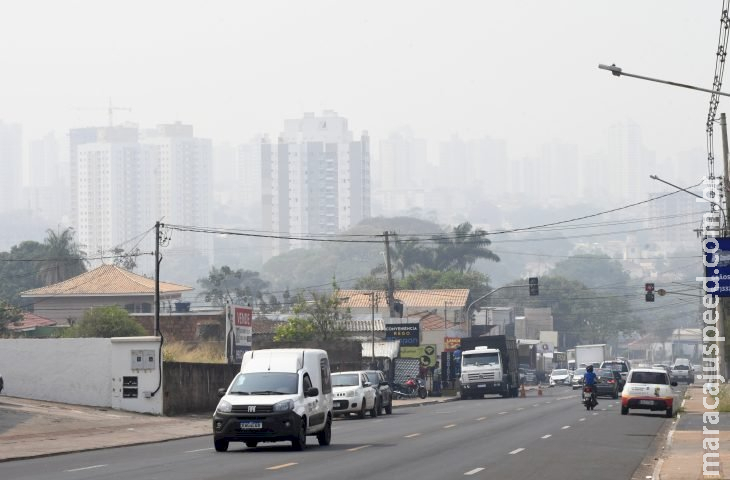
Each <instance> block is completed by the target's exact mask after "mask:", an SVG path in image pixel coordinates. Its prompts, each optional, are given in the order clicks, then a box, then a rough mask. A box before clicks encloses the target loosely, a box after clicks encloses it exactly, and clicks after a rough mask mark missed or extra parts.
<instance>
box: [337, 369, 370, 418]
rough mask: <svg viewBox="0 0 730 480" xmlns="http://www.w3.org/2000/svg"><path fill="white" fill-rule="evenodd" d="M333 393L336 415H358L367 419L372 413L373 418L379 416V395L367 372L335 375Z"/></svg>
mask: <svg viewBox="0 0 730 480" xmlns="http://www.w3.org/2000/svg"><path fill="white" fill-rule="evenodd" d="M332 393H333V396H334V401H333V404H334V405H333V407H334V408H333V410H334V413H335V415H344V416H347V415H349V414H350V413H356V414H357V416H358V417H360V418H365V413H366V412H370V416H371V417H377V416H378V401H377V394H376V392H375V388H374V387H373V385H372V384H371V383H370V381H369V380H368V377H367V375H366V374H365V371H358V372H338V373H333V374H332Z"/></svg>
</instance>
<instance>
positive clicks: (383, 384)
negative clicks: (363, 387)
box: [365, 370, 393, 415]
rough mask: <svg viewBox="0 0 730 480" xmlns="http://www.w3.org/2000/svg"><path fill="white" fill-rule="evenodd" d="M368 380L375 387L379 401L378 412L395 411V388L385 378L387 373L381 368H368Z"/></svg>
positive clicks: (389, 412)
mask: <svg viewBox="0 0 730 480" xmlns="http://www.w3.org/2000/svg"><path fill="white" fill-rule="evenodd" d="M365 375H367V377H368V380H369V381H370V383H371V384H372V386H373V387H374V388H375V394H376V401H377V403H378V414H380V415H382V414H383V413H387V414H388V415H390V414H391V413H393V390H392V389H391V388H390V384H389V383H388V381H387V380H386V379H385V374H384V373H383V372H382V371H380V370H366V371H365Z"/></svg>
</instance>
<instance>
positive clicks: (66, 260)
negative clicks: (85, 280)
mask: <svg viewBox="0 0 730 480" xmlns="http://www.w3.org/2000/svg"><path fill="white" fill-rule="evenodd" d="M46 234H47V236H46V239H45V241H44V242H43V245H44V246H45V247H46V256H47V258H46V260H45V263H44V266H43V268H42V269H41V271H40V272H39V275H40V278H41V280H42V282H43V285H52V284H54V283H58V282H62V281H64V280H67V279H69V278H71V277H75V276H77V275H80V274H82V273H84V272H85V271H86V259H85V257H86V254H85V253H84V252H83V251H81V247H80V246H79V244H78V243H77V242H76V241H75V240H74V230H73V228H67V229H65V230H64V231H62V232H54V231H53V230H51V229H48V230H46Z"/></svg>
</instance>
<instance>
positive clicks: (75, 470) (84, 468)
mask: <svg viewBox="0 0 730 480" xmlns="http://www.w3.org/2000/svg"><path fill="white" fill-rule="evenodd" d="M107 465H108V464H107ZM107 465H92V466H90V467H81V468H74V469H71V470H66V471H67V472H80V471H82V470H91V469H92V468H101V467H106V466H107Z"/></svg>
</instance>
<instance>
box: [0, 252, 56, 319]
mask: <svg viewBox="0 0 730 480" xmlns="http://www.w3.org/2000/svg"><path fill="white" fill-rule="evenodd" d="M45 257H46V247H45V246H44V245H43V244H42V243H38V242H33V241H30V240H29V241H25V242H22V243H20V244H18V245H14V246H13V247H11V249H10V251H9V252H0V299H2V300H4V301H6V302H9V303H12V304H13V305H21V304H22V299H21V298H20V297H19V295H18V294H19V293H20V292H23V291H25V290H30V289H33V288H38V287H42V286H43V283H42V281H41V279H40V278H39V275H38V272H39V270H41V269H43V268H46V267H45V266H44V262H42V261H41V260H40V259H42V258H45ZM36 258H37V259H39V260H38V261H30V260H32V259H36Z"/></svg>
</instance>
